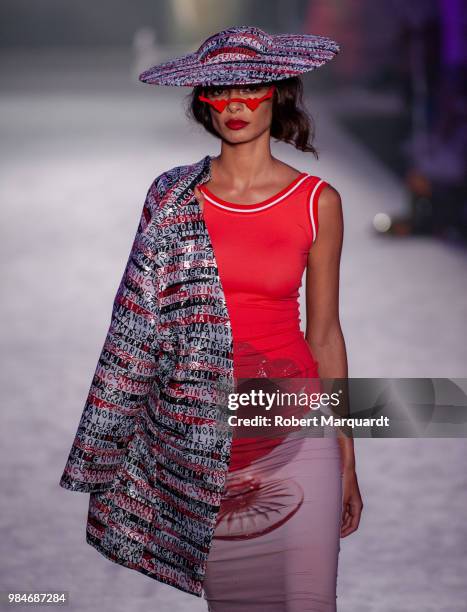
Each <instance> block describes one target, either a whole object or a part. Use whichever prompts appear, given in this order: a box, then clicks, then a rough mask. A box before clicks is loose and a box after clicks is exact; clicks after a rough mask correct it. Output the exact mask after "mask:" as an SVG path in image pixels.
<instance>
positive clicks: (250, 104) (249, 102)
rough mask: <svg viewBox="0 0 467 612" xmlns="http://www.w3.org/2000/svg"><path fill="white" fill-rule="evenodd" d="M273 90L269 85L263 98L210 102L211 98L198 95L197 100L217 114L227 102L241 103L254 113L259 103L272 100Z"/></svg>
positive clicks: (228, 99) (227, 99)
mask: <svg viewBox="0 0 467 612" xmlns="http://www.w3.org/2000/svg"><path fill="white" fill-rule="evenodd" d="M275 88H276V86H275V85H271V87H270V88H269V89H268V91H267V92H266V93H265V94H264V96H261V97H258V98H224V99H217V100H212V99H211V98H206V97H205V96H202V95H199V96H198V99H199V100H201V101H202V102H206V103H207V104H210V105H211V106H213V107H214V108H215V109H216V111H217V112H218V113H222V112H223V111H224V110H225V107H226V106H227V104H229V102H243V103H244V104H246V105H247V106H248V108H249V109H250V110H251V111H254V110H256V109H257V108H258V106H259V105H260V104H261V102H263V101H264V100H267V99H268V98H272V95H273V93H274V90H275Z"/></svg>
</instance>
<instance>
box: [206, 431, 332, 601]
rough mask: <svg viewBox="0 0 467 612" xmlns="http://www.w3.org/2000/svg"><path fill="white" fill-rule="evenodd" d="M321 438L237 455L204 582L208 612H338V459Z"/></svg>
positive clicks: (298, 436)
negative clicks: (336, 611)
mask: <svg viewBox="0 0 467 612" xmlns="http://www.w3.org/2000/svg"><path fill="white" fill-rule="evenodd" d="M320 435H321V436H322V433H321V434H319V433H318V435H316V436H314V437H313V436H310V434H307V435H305V434H303V433H302V432H292V433H290V434H289V435H287V436H284V437H283V438H282V439H281V440H280V442H279V443H277V439H276V440H275V441H274V443H273V444H272V445H271V440H268V439H267V438H264V439H262V440H261V439H255V440H254V441H252V442H251V443H249V442H248V440H247V439H243V440H241V441H239V444H238V446H236V447H235V450H234V451H233V459H234V461H233V463H232V464H231V465H233V466H234V468H233V469H230V470H229V473H228V480H227V485H226V489H225V492H224V496H223V500H222V504H221V508H220V511H219V515H218V521H217V526H216V530H215V533H214V538H213V540H212V547H211V551H210V553H209V558H208V564H207V572H206V576H205V580H204V598H205V599H206V601H207V604H208V609H209V611H210V612H237V611H240V610H241V611H242V612H260V611H261V612H263V611H264V612H266V611H267V612H307V611H313V612H333V611H335V610H336V599H337V597H336V584H337V569H338V556H339V551H340V527H341V512H342V474H341V454H340V446H339V443H338V441H337V438H336V437H335V436H334V437H319V436H320ZM253 446H254V448H253Z"/></svg>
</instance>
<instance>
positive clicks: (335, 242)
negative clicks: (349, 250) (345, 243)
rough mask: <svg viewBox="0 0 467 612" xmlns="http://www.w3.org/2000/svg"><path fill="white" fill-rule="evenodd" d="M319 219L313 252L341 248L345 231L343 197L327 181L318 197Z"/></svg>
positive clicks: (326, 251) (324, 251)
mask: <svg viewBox="0 0 467 612" xmlns="http://www.w3.org/2000/svg"><path fill="white" fill-rule="evenodd" d="M317 208H318V210H317V220H318V222H319V226H318V227H319V228H318V234H317V239H316V244H315V247H314V248H313V249H311V253H313V251H314V253H315V256H316V255H318V253H321V252H322V253H328V252H329V251H334V249H336V248H339V247H340V245H341V244H342V240H343V233H344V217H343V212H342V199H341V195H340V193H339V191H338V190H337V189H336V188H335V187H333V186H332V185H330V184H329V183H327V184H326V185H325V186H324V187H323V189H322V190H321V193H320V194H319V198H318V205H317Z"/></svg>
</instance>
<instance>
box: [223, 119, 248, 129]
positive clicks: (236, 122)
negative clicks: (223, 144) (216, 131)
mask: <svg viewBox="0 0 467 612" xmlns="http://www.w3.org/2000/svg"><path fill="white" fill-rule="evenodd" d="M225 125H226V126H227V127H228V128H230V129H231V130H241V129H242V128H244V127H245V126H246V125H248V121H241V120H240V119H229V120H228V121H226V122H225Z"/></svg>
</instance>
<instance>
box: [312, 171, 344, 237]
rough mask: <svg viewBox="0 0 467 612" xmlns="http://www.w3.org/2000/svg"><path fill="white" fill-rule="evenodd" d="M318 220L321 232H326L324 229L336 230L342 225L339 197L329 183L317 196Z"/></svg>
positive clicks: (340, 199) (340, 200)
mask: <svg viewBox="0 0 467 612" xmlns="http://www.w3.org/2000/svg"><path fill="white" fill-rule="evenodd" d="M318 219H319V224H320V229H321V231H326V227H331V228H336V227H338V226H339V225H342V223H343V213H342V198H341V195H340V193H339V192H338V191H337V189H336V188H335V187H333V186H332V185H330V184H329V183H328V184H327V185H326V186H325V187H323V189H322V190H321V193H320V194H319V198H318Z"/></svg>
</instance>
